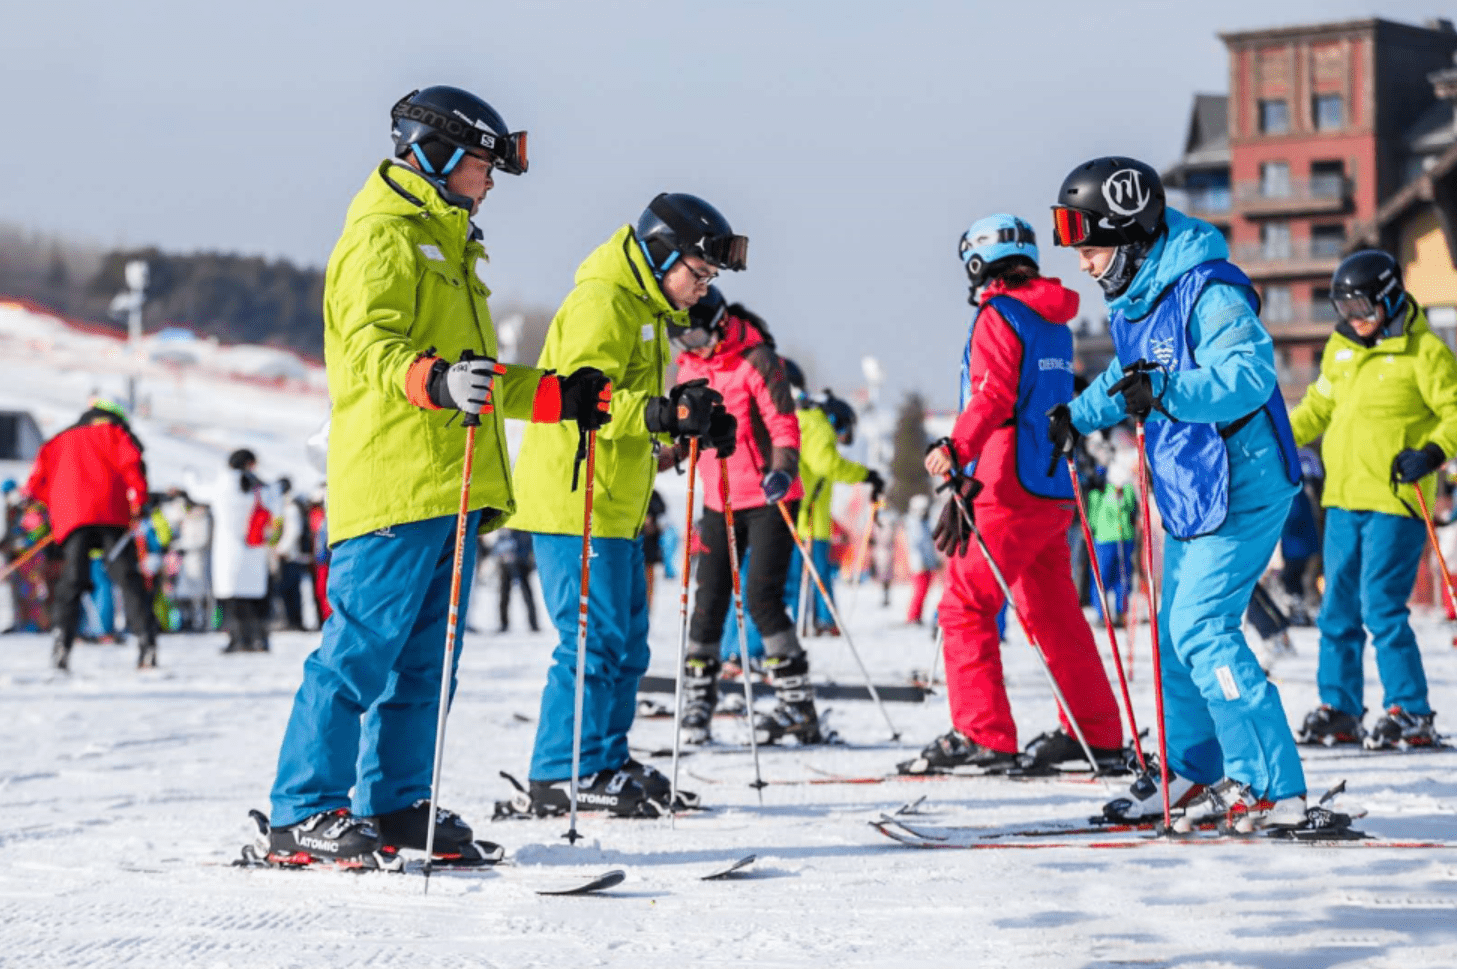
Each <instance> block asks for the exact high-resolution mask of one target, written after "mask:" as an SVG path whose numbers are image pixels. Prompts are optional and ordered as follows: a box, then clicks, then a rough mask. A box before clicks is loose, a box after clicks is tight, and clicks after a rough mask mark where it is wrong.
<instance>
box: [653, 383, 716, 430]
mask: <svg viewBox="0 0 1457 969" xmlns="http://www.w3.org/2000/svg"><path fill="white" fill-rule="evenodd" d="M715 405H717V406H718V407H719V408H722V406H723V395H722V394H720V393H719V392H718V391H716V390H714V389H713V388H712V387H710V386H708V379H707V378H706V377H700V378H699V379H698V380H690V381H688V382H687V383H686V384H678V385H677V386H676V387H674V388H672V389H671V390H669V391H668V396H666V397H654V398H652V399H651V400H649V401H648V403H647V407H646V409H645V410H644V412H643V420H644V421H645V422H646V423H647V425H648V430H650V431H652V432H653V433H654V434H670V435H672V436H673V437H703V436H704V435H705V434H707V433H708V431H709V426H710V425H711V424H712V423H713V412H714V407H715Z"/></svg>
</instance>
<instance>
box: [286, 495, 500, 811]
mask: <svg viewBox="0 0 1457 969" xmlns="http://www.w3.org/2000/svg"><path fill="white" fill-rule="evenodd" d="M480 519H481V513H480V512H472V513H471V515H470V516H469V518H468V520H467V522H466V541H465V556H464V560H463V563H462V572H461V586H460V613H459V614H460V616H461V617H462V620H461V622H460V624H459V626H458V628H457V630H456V644H455V646H456V648H455V650H454V656H453V664H452V667H451V684H450V689H451V696H454V695H455V670H456V668H457V667H458V666H459V664H460V636H461V633H462V632H463V630H464V628H465V622H464V618H463V617H464V616H465V615H466V613H467V609H468V607H469V605H470V588H471V584H472V579H473V576H474V574H475V564H476V541H475V534H476V529H477V527H478V526H479V524H480ZM455 523H456V518H455V516H454V515H451V516H449V517H444V518H427V519H426V520H424V521H418V522H409V523H407V524H404V525H391V526H390V527H388V528H382V529H380V530H379V531H377V532H371V533H370V534H368V535H360V536H357V537H355V538H350V539H345V540H344V541H342V542H340V543H339V544H338V545H336V546H334V549H333V558H332V559H331V561H330V566H329V588H328V596H329V605H330V607H332V609H333V613H332V614H331V615H330V616H329V619H328V621H327V622H325V623H324V629H323V637H322V640H321V641H320V643H319V648H318V649H316V650H314V651H313V652H312V653H310V654H309V658H308V659H306V660H304V681H303V685H302V686H300V687H299V689H298V693H297V694H296V695H295V696H294V699H293V713H292V714H291V715H290V716H289V719H288V727H287V729H286V730H285V731H284V735H283V746H282V747H281V749H280V750H279V752H278V774H277V777H276V778H275V779H274V782H273V811H272V823H273V825H274V826H275V827H283V826H286V825H290V824H295V823H297V822H298V821H301V820H303V819H304V818H306V817H308V816H310V815H312V814H317V813H318V812H320V811H330V810H334V809H337V808H342V807H351V808H352V809H353V811H354V813H355V814H358V815H363V816H369V815H377V814H388V813H390V812H391V811H398V810H400V809H401V808H405V807H409V806H410V805H411V804H413V803H414V802H415V801H417V800H419V799H420V798H423V797H428V796H429V794H430V781H431V777H430V774H431V771H432V770H433V769H434V766H435V723H436V720H437V718H438V716H439V712H440V676H441V667H442V665H443V663H444V649H445V629H446V622H447V618H448V614H449V611H450V579H451V572H452V570H453V567H454V563H455ZM351 788H352V789H353V800H352V803H351V799H350V789H351Z"/></svg>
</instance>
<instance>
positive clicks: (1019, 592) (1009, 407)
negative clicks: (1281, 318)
mask: <svg viewBox="0 0 1457 969" xmlns="http://www.w3.org/2000/svg"><path fill="white" fill-rule="evenodd" d="M962 258H963V260H964V261H965V262H966V263H967V274H968V276H970V278H971V283H972V295H973V302H974V304H975V305H978V306H979V311H978V313H977V316H976V319H975V321H974V323H973V325H972V329H971V336H970V340H969V343H968V347H967V350H966V352H965V354H964V356H963V370H962V375H963V376H962V407H963V409H962V411H961V414H960V416H959V417H958V418H957V421H956V425H955V427H954V428H953V430H952V432H951V436H950V437H949V438H943V439H942V440H941V441H939V442H937V443H936V444H935V445H933V446H932V448H931V450H930V451H929V452H928V454H927V458H926V470H927V471H929V472H930V473H931V474H932V475H933V476H935V477H937V478H942V477H945V476H947V475H948V474H950V475H952V480H953V482H954V484H955V489H954V493H953V494H952V496H951V500H950V501H948V502H947V503H946V507H945V509H944V510H943V512H942V516H941V520H940V523H939V524H938V526H937V528H936V537H937V548H938V549H939V550H940V551H942V552H943V553H945V554H946V555H947V558H948V561H947V568H946V579H945V584H946V587H945V594H944V596H943V598H942V599H941V603H940V607H939V613H940V622H941V629H942V633H943V648H944V651H945V659H946V681H947V690H948V693H949V696H950V700H951V720H952V725H953V728H954V729H952V730H951V732H949V733H947V734H945V735H944V736H942V737H938V738H937V739H936V740H934V741H933V742H932V743H931V744H930V745H928V746H927V747H926V748H925V749H924V750H923V751H922V752H921V755H920V756H919V757H917V758H915V759H914V760H911V761H907V762H905V763H903V764H901V765H900V769H901V771H902V773H930V772H937V771H947V770H951V769H953V768H957V767H975V768H982V769H988V770H999V769H1009V768H1013V767H1018V768H1025V769H1041V768H1044V767H1047V766H1050V765H1052V764H1056V763H1059V762H1063V761H1071V760H1079V761H1081V760H1084V758H1085V755H1084V752H1083V750H1082V747H1081V745H1080V744H1079V743H1078V742H1077V740H1076V739H1074V736H1072V735H1071V727H1072V725H1071V724H1069V723H1068V721H1067V719H1066V713H1065V712H1063V711H1059V713H1060V715H1061V717H1062V726H1061V729H1059V730H1054V731H1052V732H1050V733H1045V734H1042V735H1041V736H1039V737H1038V738H1037V739H1035V740H1034V741H1033V742H1032V743H1031V744H1030V745H1029V747H1028V748H1027V751H1026V752H1025V753H1024V754H1022V755H1021V757H1020V758H1019V757H1018V745H1017V725H1016V723H1015V722H1014V721H1013V719H1012V709H1011V705H1010V704H1009V703H1008V700H1007V691H1006V686H1005V684H1004V682H1003V676H1002V657H1001V647H1000V643H999V637H998V634H997V622H996V620H997V613H998V612H999V611H1000V610H1001V608H1002V604H1003V601H1004V598H1005V597H1004V596H1003V593H1002V590H1001V587H1000V586H999V585H998V583H997V581H996V579H995V577H994V576H993V574H992V571H991V569H990V568H989V567H988V565H987V562H986V559H985V558H984V556H983V555H982V552H981V550H980V548H979V547H978V545H977V543H976V541H975V539H974V537H973V536H972V535H971V533H970V528H969V527H968V526H967V525H966V524H965V521H964V519H963V518H962V516H961V511H960V508H959V504H960V503H961V502H963V501H964V502H965V503H966V506H967V507H968V508H970V509H971V510H972V513H973V515H974V517H975V521H976V526H977V528H978V529H979V530H980V532H981V535H982V538H983V539H984V540H985V541H986V544H987V547H988V549H989V550H990V552H991V555H992V557H993V559H994V561H995V562H996V564H997V566H998V567H1000V569H1001V571H1002V575H1003V576H1004V577H1005V578H1006V581H1007V583H1008V585H1009V586H1010V587H1011V590H1012V597H1013V600H1014V601H1013V605H1014V606H1015V608H1016V609H1017V611H1018V612H1019V614H1020V615H1021V617H1022V619H1023V620H1024V621H1025V622H1026V623H1027V625H1028V627H1029V629H1030V631H1031V634H1032V636H1034V637H1035V638H1036V640H1037V642H1038V643H1039V644H1040V645H1041V647H1042V650H1043V652H1044V653H1045V655H1046V657H1047V663H1048V665H1049V666H1050V667H1051V670H1052V674H1053V676H1054V677H1055V678H1056V680H1057V683H1058V686H1059V687H1060V688H1061V690H1062V693H1063V696H1065V697H1066V699H1067V703H1068V705H1069V706H1070V707H1071V708H1072V709H1071V711H1070V712H1071V714H1072V716H1074V717H1076V718H1077V723H1078V725H1079V726H1080V727H1081V728H1082V732H1083V734H1084V736H1085V737H1086V739H1087V742H1088V745H1089V746H1090V747H1092V748H1093V754H1094V756H1095V757H1096V758H1097V759H1098V760H1099V761H1100V762H1101V761H1103V760H1104V759H1105V758H1106V759H1107V760H1109V761H1112V762H1121V760H1122V727H1121V725H1120V723H1119V718H1118V708H1117V705H1116V703H1115V701H1114V699H1113V690H1112V688H1111V687H1110V686H1109V683H1108V677H1107V674H1106V673H1105V672H1104V670H1103V664H1102V661H1101V660H1100V658H1099V656H1098V652H1097V647H1096V645H1095V644H1094V642H1093V634H1092V630H1091V629H1089V627H1088V623H1087V620H1086V619H1085V618H1084V616H1083V613H1082V609H1081V608H1080V606H1079V604H1078V595H1077V590H1076V588H1075V587H1074V585H1073V580H1072V567H1071V556H1070V552H1069V549H1068V542H1067V532H1068V528H1069V526H1070V525H1071V524H1072V519H1073V514H1074V510H1073V504H1072V500H1071V499H1072V493H1071V483H1070V481H1069V479H1068V477H1067V468H1066V466H1065V465H1064V463H1063V462H1062V461H1061V460H1060V459H1058V457H1057V456H1056V455H1055V454H1054V452H1053V451H1052V445H1051V442H1050V441H1049V439H1048V434H1047V422H1048V418H1047V414H1046V412H1047V410H1048V409H1049V408H1051V407H1052V406H1053V405H1054V404H1057V403H1066V402H1067V401H1068V400H1071V399H1072V395H1073V388H1072V337H1071V334H1070V333H1068V332H1067V330H1066V324H1067V323H1068V321H1069V320H1071V319H1072V318H1073V316H1074V315H1075V314H1076V313H1077V309H1078V296H1077V294H1076V293H1074V292H1072V291H1071V290H1069V289H1067V288H1066V287H1064V286H1063V285H1062V284H1061V283H1060V282H1058V281H1057V280H1056V279H1048V278H1043V277H1042V276H1040V275H1039V274H1038V268H1037V265H1038V264H1037V248H1036V242H1035V238H1034V235H1033V231H1032V227H1031V226H1030V225H1028V224H1027V223H1026V222H1025V221H1023V220H1022V219H1019V218H1016V217H1015V216H1010V215H996V216H990V217H988V218H986V219H982V220H980V221H978V222H977V223H975V224H974V225H973V226H972V227H971V229H970V230H968V232H967V234H966V235H965V236H963V237H962ZM973 464H974V465H975V471H974V472H971V473H965V474H964V473H963V469H966V468H967V467H968V466H969V465H973ZM1064 492H1065V493H1066V499H1064V498H1063V494H1064Z"/></svg>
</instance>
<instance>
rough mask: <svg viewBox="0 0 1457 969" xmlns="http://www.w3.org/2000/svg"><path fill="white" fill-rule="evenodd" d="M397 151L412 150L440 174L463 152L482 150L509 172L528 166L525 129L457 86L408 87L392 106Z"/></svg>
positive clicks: (449, 169)
mask: <svg viewBox="0 0 1457 969" xmlns="http://www.w3.org/2000/svg"><path fill="white" fill-rule="evenodd" d="M390 121H391V123H392V124H393V128H392V130H391V132H390V133H391V135H392V136H393V138H394V142H395V157H396V158H403V157H405V156H406V155H412V156H413V157H414V158H415V161H416V162H417V163H418V164H419V165H420V168H421V170H422V171H423V172H424V173H425V174H427V175H434V176H436V177H439V178H444V177H445V176H446V175H449V174H450V173H451V172H452V171H453V170H454V169H455V166H456V165H457V164H459V162H460V159H461V156H463V155H465V154H466V152H486V153H487V154H489V155H490V157H491V163H492V165H493V166H494V167H495V168H497V169H499V170H501V171H503V172H506V173H507V174H509V175H521V174H523V173H524V172H525V171H526V165H527V162H526V132H524V131H511V130H509V129H508V128H507V127H506V122H505V121H504V120H502V118H501V116H500V115H499V114H497V113H496V109H495V108H493V107H491V106H490V105H489V104H487V103H486V102H484V101H482V100H481V99H480V98H478V97H476V96H475V95H474V94H471V93H470V92H468V91H462V90H461V89H460V88H458V87H447V86H445V85H439V86H437V87H427V88H424V89H422V90H419V91H411V92H410V93H409V94H407V95H405V96H404V97H402V98H400V100H399V101H397V102H396V103H395V106H394V107H393V108H391V109H390Z"/></svg>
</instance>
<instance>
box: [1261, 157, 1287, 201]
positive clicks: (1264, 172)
mask: <svg viewBox="0 0 1457 969" xmlns="http://www.w3.org/2000/svg"><path fill="white" fill-rule="evenodd" d="M1260 195H1262V196H1263V197H1265V198H1267V199H1283V198H1289V197H1290V163H1289V162H1282V161H1277V162H1264V163H1262V164H1261V165H1260Z"/></svg>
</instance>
